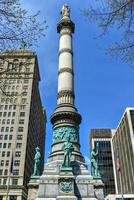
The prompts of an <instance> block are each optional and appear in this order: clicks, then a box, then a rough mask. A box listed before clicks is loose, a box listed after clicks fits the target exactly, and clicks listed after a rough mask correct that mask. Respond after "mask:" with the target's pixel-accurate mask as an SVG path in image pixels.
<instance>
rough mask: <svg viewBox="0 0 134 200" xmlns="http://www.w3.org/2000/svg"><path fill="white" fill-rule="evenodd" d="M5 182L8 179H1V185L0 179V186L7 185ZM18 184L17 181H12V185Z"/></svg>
mask: <svg viewBox="0 0 134 200" xmlns="http://www.w3.org/2000/svg"><path fill="white" fill-rule="evenodd" d="M7 181H8V179H7V178H4V179H3V183H2V179H0V184H1V185H2V184H3V185H7ZM17 184H18V179H12V185H17Z"/></svg>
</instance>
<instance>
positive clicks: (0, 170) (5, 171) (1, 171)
mask: <svg viewBox="0 0 134 200" xmlns="http://www.w3.org/2000/svg"><path fill="white" fill-rule="evenodd" d="M8 174H9V170H8V169H5V170H3V169H0V175H1V176H2V175H8ZM12 175H15V176H17V175H19V170H18V169H14V170H12Z"/></svg>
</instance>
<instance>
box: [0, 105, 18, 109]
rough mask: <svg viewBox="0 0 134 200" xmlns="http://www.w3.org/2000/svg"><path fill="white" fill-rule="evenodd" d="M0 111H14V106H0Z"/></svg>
mask: <svg viewBox="0 0 134 200" xmlns="http://www.w3.org/2000/svg"><path fill="white" fill-rule="evenodd" d="M2 109H4V110H7V109H9V110H12V109H13V110H15V109H16V105H0V110H2Z"/></svg>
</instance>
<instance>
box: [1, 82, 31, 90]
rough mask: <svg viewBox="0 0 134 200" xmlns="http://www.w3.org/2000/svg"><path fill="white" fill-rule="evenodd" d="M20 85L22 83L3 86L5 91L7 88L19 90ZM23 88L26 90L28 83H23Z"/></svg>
mask: <svg viewBox="0 0 134 200" xmlns="http://www.w3.org/2000/svg"><path fill="white" fill-rule="evenodd" d="M20 86H21V85H16V84H15V85H13V84H11V85H4V86H3V89H4V91H5V90H18V89H19V88H20ZM23 89H24V90H27V89H28V85H23Z"/></svg>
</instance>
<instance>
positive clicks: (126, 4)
mask: <svg viewBox="0 0 134 200" xmlns="http://www.w3.org/2000/svg"><path fill="white" fill-rule="evenodd" d="M96 2H97V0H96ZM83 13H84V15H85V16H86V17H87V18H88V19H89V20H90V21H97V23H98V27H99V28H101V29H102V34H101V35H100V36H105V35H106V33H108V31H110V30H111V28H114V29H115V30H117V31H118V32H120V35H121V38H120V40H119V41H116V39H114V44H112V46H110V47H109V48H108V50H107V53H108V54H110V55H112V56H116V57H117V56H118V57H120V58H121V59H122V60H123V61H125V62H130V63H133V62H134V0H104V1H103V0H99V6H98V7H97V6H96V7H94V8H93V7H92V6H91V7H90V8H88V9H85V10H84V11H83Z"/></svg>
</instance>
